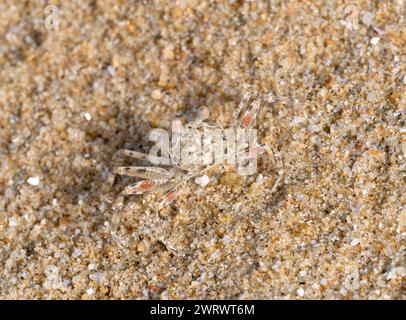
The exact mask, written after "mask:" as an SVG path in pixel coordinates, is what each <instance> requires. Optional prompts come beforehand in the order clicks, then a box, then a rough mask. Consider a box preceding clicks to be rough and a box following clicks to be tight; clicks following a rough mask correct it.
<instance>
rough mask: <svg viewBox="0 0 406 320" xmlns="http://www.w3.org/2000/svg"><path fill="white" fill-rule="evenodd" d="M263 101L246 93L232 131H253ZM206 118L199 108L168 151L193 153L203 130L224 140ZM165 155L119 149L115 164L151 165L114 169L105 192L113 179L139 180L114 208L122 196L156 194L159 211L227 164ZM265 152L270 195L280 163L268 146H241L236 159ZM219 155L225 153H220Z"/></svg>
mask: <svg viewBox="0 0 406 320" xmlns="http://www.w3.org/2000/svg"><path fill="white" fill-rule="evenodd" d="M280 100H281V99H280V98H273V99H268V100H267V102H268V103H270V104H275V103H277V102H278V101H280ZM263 101H264V99H262V98H259V97H258V95H257V94H252V93H245V94H244V95H243V98H242V100H241V102H240V103H239V106H238V109H237V110H236V112H235V113H234V115H233V123H232V127H231V129H232V130H236V129H242V130H250V129H252V127H253V125H254V123H255V119H256V117H257V115H258V113H259V111H260V109H261V102H263ZM208 114H209V111H208V109H207V108H202V109H201V110H200V112H199V114H198V116H197V119H196V120H195V121H192V122H189V123H188V124H186V125H185V128H184V129H185V130H181V131H180V134H178V137H177V138H176V139H175V143H173V144H172V149H171V150H172V151H173V150H174V147H175V148H179V149H180V150H185V149H186V150H187V149H190V150H193V148H194V147H195V145H196V142H197V141H198V140H199V141H200V138H201V137H202V132H203V131H205V130H217V132H220V134H221V136H222V139H224V137H225V133H226V130H227V129H224V128H222V127H221V126H220V125H219V124H211V123H209V122H207V121H206V119H207V118H208ZM174 123H175V128H176V126H181V123H180V122H177V123H176V122H174ZM173 128H174V126H173ZM238 139H239V138H238V136H237V144H238V142H239V140H238ZM220 148H221V149H223V151H227V150H226V149H227V148H229V145H227V147H224V144H221V145H220ZM190 150H189V151H190ZM164 151H165V150H164ZM166 151H167V152H166V153H165V156H162V155H161V156H154V155H151V154H147V153H142V152H138V151H133V150H129V149H121V150H119V151H118V152H117V153H116V154H115V155H114V156H113V159H114V160H113V161H114V162H115V161H116V160H117V159H118V158H124V157H130V158H134V159H137V160H143V161H149V162H150V163H153V165H151V166H116V167H114V169H113V172H112V173H111V174H110V175H109V176H108V178H107V183H106V186H107V187H105V188H106V189H107V188H108V189H110V188H111V186H112V185H113V183H114V180H115V177H116V175H125V176H130V177H135V178H138V179H141V180H139V181H137V182H135V183H133V184H131V185H129V186H127V187H125V188H124V189H123V190H122V191H121V193H120V196H119V197H118V198H117V199H116V202H115V203H116V204H117V205H120V204H122V201H123V196H124V195H132V194H151V193H158V194H162V196H161V197H160V198H159V199H158V202H157V205H156V208H157V209H158V211H159V210H160V209H162V208H164V207H166V206H168V205H169V204H170V203H171V202H172V201H173V200H175V198H176V197H177V196H178V195H179V194H180V193H181V191H182V189H183V186H184V185H185V184H186V183H187V182H188V181H189V180H191V179H192V178H194V177H197V176H199V175H202V174H204V172H206V171H208V170H209V169H211V168H213V167H214V166H218V165H223V164H224V163H225V162H226V160H227V159H228V160H229V158H227V157H223V158H220V160H219V161H216V163H215V164H207V163H205V161H202V159H201V158H199V157H201V153H196V152H195V153H193V152H191V153H188V156H187V157H181V158H179V156H175V155H174V154H173V152H171V151H169V150H166ZM267 151H272V153H273V155H274V157H275V159H276V163H277V167H278V170H277V171H278V178H276V179H275V183H274V185H273V187H272V190H271V193H273V192H274V191H275V189H276V188H277V186H278V184H279V183H280V181H281V179H282V176H283V163H282V160H281V157H280V156H279V155H278V154H277V153H276V152H275V150H274V149H273V148H272V147H270V146H268V145H260V144H255V146H254V147H252V146H251V147H250V148H249V150H248V148H246V147H245V144H244V147H243V149H242V150H241V149H240V150H237V152H236V153H235V157H236V158H239V157H240V158H241V157H242V156H243V155H244V157H245V158H244V161H247V160H249V159H251V158H253V157H256V156H257V155H258V154H262V153H264V152H267ZM222 154H227V153H226V152H223V153H222ZM194 157H195V158H194ZM202 162H203V163H202Z"/></svg>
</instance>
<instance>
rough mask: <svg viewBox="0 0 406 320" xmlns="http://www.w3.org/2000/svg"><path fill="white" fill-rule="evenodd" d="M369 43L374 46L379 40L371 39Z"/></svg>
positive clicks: (376, 38)
mask: <svg viewBox="0 0 406 320" xmlns="http://www.w3.org/2000/svg"><path fill="white" fill-rule="evenodd" d="M370 42H371V44H373V45H374V46H376V45H377V44H378V42H379V38H378V37H373V38H372V39H371V41H370Z"/></svg>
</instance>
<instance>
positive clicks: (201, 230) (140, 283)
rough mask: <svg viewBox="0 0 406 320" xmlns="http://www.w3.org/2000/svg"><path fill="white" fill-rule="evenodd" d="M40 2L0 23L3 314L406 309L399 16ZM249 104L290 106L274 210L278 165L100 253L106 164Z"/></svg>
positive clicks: (382, 4)
mask: <svg viewBox="0 0 406 320" xmlns="http://www.w3.org/2000/svg"><path fill="white" fill-rule="evenodd" d="M45 2H46V1H29V2H26V4H24V3H25V2H23V1H16V0H14V1H11V0H10V1H2V2H1V4H0V35H1V43H0V65H1V68H0V79H1V80H0V148H1V149H0V159H1V164H0V195H1V197H0V296H1V298H3V299H4V298H30V299H32V298H41V299H43V298H52V299H57V298H62V299H80V298H83V299H150V298H154V299H155V298H157V299H162V298H165V299H167V298H169V299H179V298H208V299H218V298H238V299H246V298H254V299H258V298H261V299H269V298H277V299H280V298H282V299H283V298H290V299H298V298H300V299H309V298H318V299H319V298H320V299H331V298H333V299H368V298H372V299H388V298H392V299H404V298H405V275H406V269H405V231H406V230H405V227H406V211H405V202H406V201H405V200H406V199H405V194H406V188H405V171H406V170H405V169H406V165H405V157H406V139H405V130H406V125H405V118H406V117H405V109H406V108H405V106H406V94H405V85H406V50H405V48H406V17H405V13H406V1H404V0H396V1H395V0H394V1H375V2H372V1H366V0H365V1H361V0H360V1H305V3H299V1H297V2H296V1H207V0H203V1H197V0H189V1H169V0H167V1H152V0H151V1H140V2H139V4H130V3H134V1H114V0H105V1H82V0H77V1H53V3H55V4H56V5H57V8H58V10H59V11H58V12H57V14H58V16H57V18H58V19H59V28H58V29H57V30H54V29H52V27H53V26H55V24H52V23H53V22H55V20H52V19H50V17H49V16H47V15H49V14H52V13H50V11H47V12H45V7H46V5H47V4H46V3H45ZM53 17H54V18H55V16H53ZM45 19H46V20H45ZM44 20H45V21H44ZM44 22H47V23H48V24H47V25H45V24H44ZM47 27H48V28H47ZM246 90H257V91H258V92H260V93H261V94H268V93H273V94H276V95H279V96H286V97H288V98H289V102H288V103H282V104H277V105H275V106H274V107H269V106H268V107H265V108H264V110H263V112H262V113H261V114H260V115H259V118H258V120H259V121H258V123H259V125H258V129H259V130H260V132H261V134H260V140H261V141H262V142H264V143H268V144H270V145H272V146H274V147H275V148H276V149H277V150H278V151H279V152H280V153H281V154H282V156H283V159H284V163H285V173H286V175H285V179H284V181H283V184H282V185H281V187H280V188H278V190H277V191H276V193H275V194H271V193H270V192H269V191H270V187H271V186H272V183H273V180H274V178H275V168H274V165H273V162H272V158H271V157H262V158H261V160H260V162H259V164H258V165H259V167H258V174H256V175H254V176H252V177H249V178H241V177H240V176H238V175H236V174H235V172H233V171H213V172H210V177H211V180H210V183H209V184H208V185H207V186H205V187H201V186H199V185H197V184H195V183H194V182H193V181H191V182H190V183H189V184H188V186H187V188H185V190H184V194H183V195H182V196H180V197H179V199H177V200H176V201H175V202H174V204H173V205H172V206H171V207H169V208H166V209H164V210H162V212H161V213H160V215H161V221H160V222H158V221H156V215H155V211H154V201H155V200H154V198H153V197H141V196H133V197H128V198H126V200H125V203H124V207H123V208H122V210H121V211H120V213H119V214H120V216H121V222H122V223H121V225H120V226H121V227H120V230H119V232H118V240H117V241H114V240H112V237H111V234H110V231H111V230H110V229H111V222H112V217H113V211H112V208H111V207H110V206H109V205H108V204H107V203H104V202H102V201H101V200H100V196H101V187H102V184H103V182H104V181H105V179H106V176H107V174H108V172H109V168H110V159H111V157H112V155H113V154H114V153H115V151H117V150H118V149H119V148H122V147H127V148H131V149H135V150H142V149H143V148H144V147H145V146H147V145H148V137H147V134H146V133H147V132H148V130H149V129H151V128H154V127H162V128H166V127H168V125H169V123H170V121H171V120H172V119H173V118H174V117H175V116H181V117H183V118H184V120H185V121H187V120H188V119H191V118H193V116H194V113H193V112H194V111H195V110H196V108H197V107H199V106H207V107H208V108H209V109H210V112H211V116H212V119H213V120H216V121H217V122H219V123H222V124H224V125H225V126H227V125H228V124H229V120H230V115H231V114H232V112H233V111H234V109H235V107H236V105H237V104H238V102H239V100H240V99H241V96H242V94H243V92H245V91H246ZM123 185H125V181H123V180H121V182H120V181H119V182H118V184H117V190H119V188H120V187H122V186H123ZM118 242H119V243H121V246H120V245H119V244H118ZM175 250H176V251H175Z"/></svg>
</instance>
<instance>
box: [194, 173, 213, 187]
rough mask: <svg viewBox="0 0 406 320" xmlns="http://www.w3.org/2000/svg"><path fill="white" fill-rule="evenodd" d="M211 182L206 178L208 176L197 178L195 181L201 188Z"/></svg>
mask: <svg viewBox="0 0 406 320" xmlns="http://www.w3.org/2000/svg"><path fill="white" fill-rule="evenodd" d="M209 181H210V179H209V177H208V176H206V175H204V176H201V177H197V178H196V179H195V182H196V183H197V184H198V185H199V186H201V187H205V186H207V184H208V183H209Z"/></svg>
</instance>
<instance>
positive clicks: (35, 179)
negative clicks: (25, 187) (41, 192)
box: [27, 176, 39, 186]
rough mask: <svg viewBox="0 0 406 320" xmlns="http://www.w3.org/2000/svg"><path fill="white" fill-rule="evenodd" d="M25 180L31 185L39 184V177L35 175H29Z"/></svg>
mask: <svg viewBox="0 0 406 320" xmlns="http://www.w3.org/2000/svg"><path fill="white" fill-rule="evenodd" d="M27 182H28V183H29V184H30V185H32V186H37V185H39V177H37V176H35V177H29V178H28V179H27Z"/></svg>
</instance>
